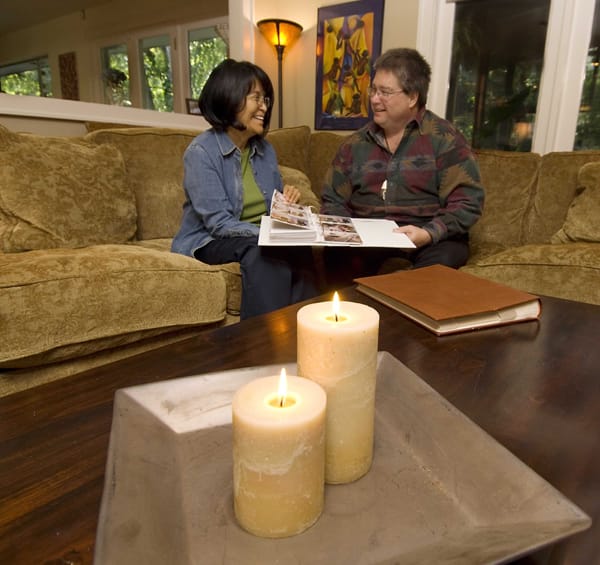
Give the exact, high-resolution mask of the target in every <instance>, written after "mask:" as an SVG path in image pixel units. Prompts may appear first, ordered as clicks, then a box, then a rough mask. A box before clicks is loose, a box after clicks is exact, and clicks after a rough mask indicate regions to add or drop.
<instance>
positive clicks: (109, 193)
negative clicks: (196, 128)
mask: <svg viewBox="0 0 600 565" xmlns="http://www.w3.org/2000/svg"><path fill="white" fill-rule="evenodd" d="M135 219H136V209H135V197H134V194H133V191H132V189H131V187H130V186H129V184H128V183H127V176H126V172H125V166H124V163H123V157H122V155H121V154H120V153H119V151H118V149H117V148H115V147H113V146H104V147H98V146H96V145H94V144H90V143H85V142H84V141H82V140H81V139H73V138H72V139H70V138H58V137H43V136H38V135H33V134H17V133H13V132H10V131H9V130H7V129H6V128H3V127H2V126H0V247H1V249H2V250H3V251H5V252H18V251H29V250H34V249H49V248H56V247H69V248H75V247H85V246H86V245H94V244H98V243H123V242H126V241H128V240H130V239H132V237H133V236H134V234H135Z"/></svg>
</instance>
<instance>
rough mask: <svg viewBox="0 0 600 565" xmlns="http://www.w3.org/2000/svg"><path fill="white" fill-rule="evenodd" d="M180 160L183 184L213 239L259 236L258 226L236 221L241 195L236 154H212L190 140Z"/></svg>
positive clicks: (192, 204) (193, 206)
mask: <svg viewBox="0 0 600 565" xmlns="http://www.w3.org/2000/svg"><path fill="white" fill-rule="evenodd" d="M183 162H184V179H183V183H184V187H185V190H186V193H187V195H188V198H189V200H190V204H191V206H192V208H193V209H194V212H195V213H196V214H197V215H198V217H199V219H200V220H201V222H202V224H203V226H204V229H205V230H206V231H207V232H208V233H209V234H210V236H211V237H212V238H214V239H220V238H227V237H249V236H253V235H258V232H259V228H258V226H257V225H254V224H250V223H248V222H242V221H240V220H239V217H240V215H241V211H242V206H243V196H242V186H241V178H239V175H237V167H238V164H237V161H235V156H233V155H230V156H228V157H226V158H224V157H223V155H222V154H220V153H216V152H215V154H213V155H211V154H209V152H208V151H206V149H205V148H204V147H202V146H201V145H199V144H194V143H193V144H192V145H190V147H189V148H188V149H187V151H186V152H185V155H184V161H183Z"/></svg>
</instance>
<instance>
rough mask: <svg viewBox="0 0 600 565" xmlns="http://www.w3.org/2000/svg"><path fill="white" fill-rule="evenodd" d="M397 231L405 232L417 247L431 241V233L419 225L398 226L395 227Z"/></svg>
mask: <svg viewBox="0 0 600 565" xmlns="http://www.w3.org/2000/svg"><path fill="white" fill-rule="evenodd" d="M394 231H395V232H397V233H405V234H406V235H407V236H408V239H410V240H411V241H412V242H413V243H414V244H415V245H416V246H417V247H423V246H424V245H429V244H430V243H431V235H430V234H429V232H428V231H427V230H424V229H423V228H419V227H417V226H411V225H409V226H398V227H397V228H396V229H394Z"/></svg>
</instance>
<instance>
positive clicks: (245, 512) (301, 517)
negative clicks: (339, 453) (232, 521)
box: [232, 376, 327, 538]
mask: <svg viewBox="0 0 600 565" xmlns="http://www.w3.org/2000/svg"><path fill="white" fill-rule="evenodd" d="M279 380H281V377H277V376H273V377H264V378H260V379H256V380H254V381H251V382H250V383H248V384H247V385H245V386H244V387H242V388H240V389H239V390H238V391H237V392H236V393H235V395H234V398H233V402H232V411H233V416H232V422H233V490H234V511H235V515H236V518H237V520H238V522H239V524H240V525H241V526H242V527H243V528H244V529H245V530H247V531H248V532H250V533H252V534H254V535H257V536H261V537H268V538H280V537H286V536H292V535H295V534H299V533H300V532H302V531H304V530H306V529H307V528H308V527H310V526H311V525H312V524H314V523H315V522H316V521H317V519H318V518H319V516H320V515H321V512H322V511H323V504H324V495H325V486H324V479H325V477H324V473H325V410H326V403H327V397H326V395H325V391H324V390H323V389H322V388H321V387H320V386H319V385H318V384H316V383H314V382H312V381H310V380H309V379H302V378H299V377H287V392H283V393H282V392H281V391H280V390H279V389H278V382H279Z"/></svg>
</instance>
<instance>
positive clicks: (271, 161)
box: [171, 59, 316, 319]
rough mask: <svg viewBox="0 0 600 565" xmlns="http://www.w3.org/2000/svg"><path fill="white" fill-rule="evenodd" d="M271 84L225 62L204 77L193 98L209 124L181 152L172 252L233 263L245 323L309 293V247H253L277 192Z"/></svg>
mask: <svg viewBox="0 0 600 565" xmlns="http://www.w3.org/2000/svg"><path fill="white" fill-rule="evenodd" d="M272 100H273V85H272V84H271V80H270V79H269V77H268V76H267V74H266V73H265V72H264V71H263V70H262V69H261V68H260V67H257V66H256V65H254V64H252V63H249V62H245V61H234V60H232V59H227V60H225V61H223V62H222V63H221V64H220V65H218V66H217V67H216V68H215V69H214V70H213V71H212V73H211V74H210V76H209V78H208V81H207V82H206V85H205V86H204V88H203V90H202V94H201V95H200V100H199V107H200V111H201V113H202V115H203V116H204V118H205V119H206V120H207V121H208V123H209V124H210V125H211V126H212V127H211V128H210V129H209V130H207V131H205V132H204V133H202V134H200V135H199V136H198V137H196V138H195V139H194V140H193V141H192V143H191V144H190V146H189V147H188V148H187V150H186V152H185V154H184V181H183V185H184V191H185V196H186V200H185V203H184V205H183V218H182V222H181V227H180V229H179V232H178V234H177V235H176V236H175V238H174V240H173V244H172V248H171V249H172V251H174V252H176V253H182V254H184V255H191V256H193V257H195V258H196V259H198V260H199V261H203V262H204V263H208V264H210V265H214V264H220V263H228V262H232V261H237V262H239V263H240V267H241V274H242V304H241V311H240V318H241V319H244V318H249V317H251V316H255V315H258V314H263V313H266V312H270V311H272V310H276V309H277V308H281V307H283V306H287V305H288V304H291V303H294V302H299V301H301V300H304V299H307V298H311V297H313V296H314V295H315V294H316V290H315V285H314V276H313V272H312V271H313V268H312V255H311V251H310V248H269V247H259V246H258V233H259V225H260V218H261V216H263V215H264V214H266V213H267V211H268V210H269V209H270V205H271V197H272V194H273V190H278V191H280V192H283V194H284V196H285V197H286V198H287V199H288V200H289V201H290V202H297V201H298V199H299V197H300V192H299V190H298V189H296V188H295V187H291V186H285V187H282V179H281V175H280V173H279V169H278V167H277V158H276V156H275V150H274V149H273V147H272V146H271V145H270V144H269V143H268V142H267V141H266V140H265V139H264V136H265V134H266V133H267V131H268V129H269V122H270V118H271V110H272V106H271V101H272Z"/></svg>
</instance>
